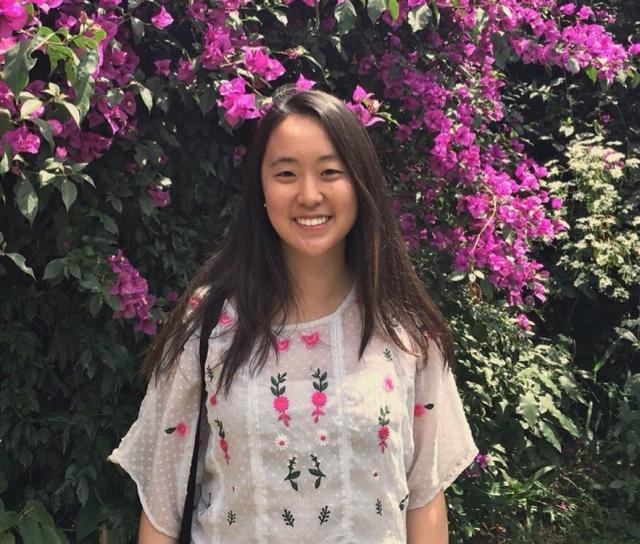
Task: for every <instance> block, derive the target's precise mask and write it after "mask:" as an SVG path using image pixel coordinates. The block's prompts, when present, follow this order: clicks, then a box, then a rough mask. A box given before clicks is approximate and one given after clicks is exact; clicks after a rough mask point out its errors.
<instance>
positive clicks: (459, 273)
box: [447, 270, 467, 281]
mask: <svg viewBox="0 0 640 544" xmlns="http://www.w3.org/2000/svg"><path fill="white" fill-rule="evenodd" d="M466 277H467V273H466V272H465V271H464V270H454V271H453V272H451V274H449V275H448V276H447V279H448V280H449V281H460V280H463V279H464V278H466Z"/></svg>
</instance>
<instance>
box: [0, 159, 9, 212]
mask: <svg viewBox="0 0 640 544" xmlns="http://www.w3.org/2000/svg"><path fill="white" fill-rule="evenodd" d="M8 171H9V156H8V155H7V153H6V152H5V151H3V152H2V158H1V159H0V174H6V173H7V172H8ZM0 199H2V202H5V200H4V193H3V192H2V185H0Z"/></svg>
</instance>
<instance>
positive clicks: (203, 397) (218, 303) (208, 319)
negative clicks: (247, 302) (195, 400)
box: [178, 296, 224, 544]
mask: <svg viewBox="0 0 640 544" xmlns="http://www.w3.org/2000/svg"><path fill="white" fill-rule="evenodd" d="M223 304H224V297H222V296H221V297H220V298H219V299H218V300H214V301H212V302H211V303H210V304H208V305H207V307H206V308H205V310H204V314H203V316H202V327H201V328H200V407H199V411H198V426H197V427H196V439H195V442H194V444H193V454H192V455H191V470H190V471H189V483H188V485H187V495H186V497H185V499H184V508H183V509H182V525H181V526H180V536H179V538H178V544H191V520H192V518H193V507H194V505H193V503H194V498H195V497H194V494H195V488H196V472H197V470H198V448H199V445H200V444H199V442H200V425H201V424H202V414H203V412H204V407H205V406H206V401H207V389H206V383H205V364H206V362H207V352H208V351H209V337H210V336H211V331H213V329H214V328H215V326H216V324H217V323H218V320H219V319H220V313H221V312H222V305H223Z"/></svg>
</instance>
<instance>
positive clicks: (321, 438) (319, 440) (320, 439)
mask: <svg viewBox="0 0 640 544" xmlns="http://www.w3.org/2000/svg"><path fill="white" fill-rule="evenodd" d="M316 444H318V445H319V446H326V445H327V444H329V435H328V434H327V431H325V430H322V429H321V430H319V431H318V434H317V436H316Z"/></svg>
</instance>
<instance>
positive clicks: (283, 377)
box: [271, 372, 291, 427]
mask: <svg viewBox="0 0 640 544" xmlns="http://www.w3.org/2000/svg"><path fill="white" fill-rule="evenodd" d="M286 381H287V373H286V372H285V373H284V374H280V373H278V377H277V378H274V377H273V376H271V392H272V393H273V394H274V395H275V397H276V398H275V399H273V407H274V408H275V410H276V412H278V421H282V422H283V423H284V425H285V427H288V426H289V421H290V420H291V416H290V415H289V414H288V413H287V408H289V399H288V398H287V397H285V396H284V392H285V390H286V387H285V386H284V382H286ZM281 386H282V387H281Z"/></svg>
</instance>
